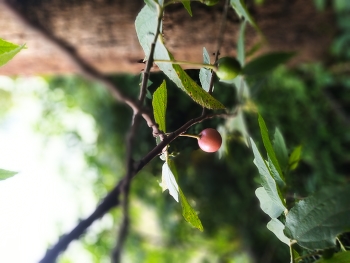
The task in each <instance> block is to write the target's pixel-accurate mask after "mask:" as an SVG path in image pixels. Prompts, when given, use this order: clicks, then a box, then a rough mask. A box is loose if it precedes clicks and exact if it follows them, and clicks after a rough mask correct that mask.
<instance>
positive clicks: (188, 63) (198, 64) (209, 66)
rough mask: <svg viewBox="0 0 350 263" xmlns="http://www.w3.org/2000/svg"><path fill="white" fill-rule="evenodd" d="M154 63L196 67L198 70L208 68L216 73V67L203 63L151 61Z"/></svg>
mask: <svg viewBox="0 0 350 263" xmlns="http://www.w3.org/2000/svg"><path fill="white" fill-rule="evenodd" d="M153 62H154V63H170V64H177V65H190V66H196V67H199V68H203V67H204V68H209V69H212V70H214V71H216V69H217V68H216V66H214V65H212V64H203V63H195V62H189V61H180V60H157V59H155V60H153Z"/></svg>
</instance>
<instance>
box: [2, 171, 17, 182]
mask: <svg viewBox="0 0 350 263" xmlns="http://www.w3.org/2000/svg"><path fill="white" fill-rule="evenodd" d="M15 174H17V172H13V171H8V170H3V169H0V180H5V179H7V178H10V177H12V176H14V175H15Z"/></svg>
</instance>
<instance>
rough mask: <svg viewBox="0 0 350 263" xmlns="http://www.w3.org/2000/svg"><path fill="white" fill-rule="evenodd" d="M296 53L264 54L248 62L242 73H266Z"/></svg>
mask: <svg viewBox="0 0 350 263" xmlns="http://www.w3.org/2000/svg"><path fill="white" fill-rule="evenodd" d="M294 55H295V53H294V52H274V53H269V54H265V55H262V56H260V57H257V58H255V59H253V60H252V61H250V62H249V63H247V64H246V65H245V66H244V67H243V69H242V73H243V74H244V75H257V74H264V73H266V72H268V71H270V70H273V69H274V68H276V67H277V66H279V65H280V64H283V63H285V62H287V61H288V60H289V59H291V58H292V57H293V56H294Z"/></svg>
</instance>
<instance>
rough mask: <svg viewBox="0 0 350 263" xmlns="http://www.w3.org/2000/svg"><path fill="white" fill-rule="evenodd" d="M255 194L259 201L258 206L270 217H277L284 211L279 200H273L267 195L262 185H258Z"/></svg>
mask: <svg viewBox="0 0 350 263" xmlns="http://www.w3.org/2000/svg"><path fill="white" fill-rule="evenodd" d="M255 195H256V197H257V198H258V199H259V201H260V208H261V210H263V211H264V212H265V213H266V214H268V215H269V216H270V217H271V218H277V217H279V216H280V215H281V214H282V212H283V211H284V207H283V206H281V205H280V202H274V201H273V200H272V199H271V197H270V196H269V195H268V193H267V192H266V190H265V188H264V187H259V188H258V189H256V190H255Z"/></svg>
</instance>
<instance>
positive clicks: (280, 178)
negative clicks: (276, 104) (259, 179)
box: [258, 114, 284, 185]
mask: <svg viewBox="0 0 350 263" xmlns="http://www.w3.org/2000/svg"><path fill="white" fill-rule="evenodd" d="M258 121H259V126H260V132H261V137H262V139H263V143H264V146H265V149H266V151H267V155H268V157H269V158H270V159H271V162H272V164H273V166H274V168H276V170H277V173H273V174H272V175H273V177H274V179H275V180H276V181H277V182H278V184H279V185H284V178H283V174H282V170H281V167H280V165H279V163H278V161H277V157H276V153H275V151H274V149H273V147H272V144H271V141H270V138H269V131H268V130H267V127H266V124H265V121H264V119H263V117H262V116H261V115H260V114H259V118H258ZM270 166H271V165H270Z"/></svg>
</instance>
